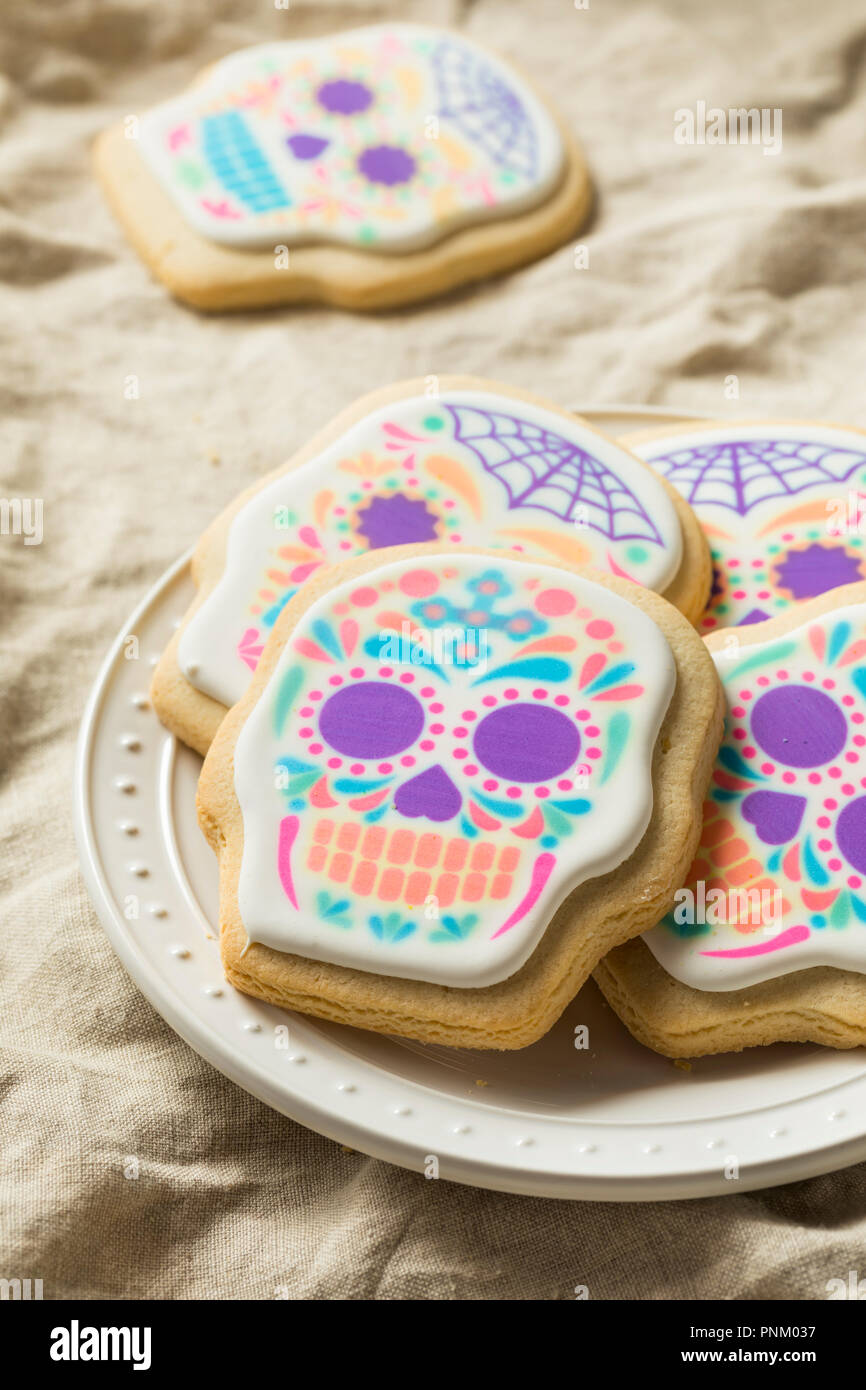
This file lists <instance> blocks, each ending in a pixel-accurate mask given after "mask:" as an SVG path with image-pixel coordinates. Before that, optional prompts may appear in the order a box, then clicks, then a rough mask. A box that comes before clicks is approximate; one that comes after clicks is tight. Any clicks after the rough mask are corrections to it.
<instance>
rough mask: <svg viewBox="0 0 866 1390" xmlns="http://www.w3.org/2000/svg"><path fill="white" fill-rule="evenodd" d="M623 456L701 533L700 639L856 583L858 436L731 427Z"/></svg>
mask: <svg viewBox="0 0 866 1390" xmlns="http://www.w3.org/2000/svg"><path fill="white" fill-rule="evenodd" d="M632 447H633V448H634V452H635V453H636V454H639V455H640V457H641V458H643V459H645V460H646V461H647V463H650V464H652V466H653V468H655V469H657V470H658V472H660V473H661V474H662V475H663V476H664V477H666V478H667V479H668V481H669V482H671V483H673V485H674V487H676V488H677V489H678V490H679V491H680V492H681V493H682V495H683V497H685V499H686V501H687V502H688V503H690V505H691V506H692V507H693V509H694V511H695V513H696V514H697V516H698V519H699V520H700V521H701V523H702V525H703V527H704V529H705V531H706V532H707V535H708V538H709V541H710V546H711V548H712V551H713V559H714V562H715V574H714V586H713V594H712V597H711V600H710V606H709V608H708V609H707V612H706V614H705V616H704V620H703V624H702V631H703V632H704V633H707V632H712V631H713V630H714V629H715V628H722V627H736V626H738V625H740V624H742V623H755V622H763V621H765V620H766V619H768V618H773V617H778V615H779V614H780V613H782V612H784V611H785V610H786V609H787V608H790V607H792V605H793V604H794V603H796V602H799V601H802V600H805V599H809V598H815V597H817V596H818V595H819V594H823V593H826V592H827V590H828V589H834V588H838V587H839V586H840V585H843V584H852V583H855V582H857V581H858V580H860V579H863V578H866V433H862V432H860V431H858V430H846V429H839V428H836V427H834V426H831V425H812V424H809V423H807V422H796V421H794V422H789V423H781V424H780V423H778V422H775V421H767V422H766V423H762V422H756V423H753V424H737V423H736V422H734V423H732V424H730V425H724V426H713V427H712V428H709V429H707V428H700V427H696V428H695V429H694V430H689V431H687V432H683V433H674V434H671V435H670V436H668V437H667V438H664V439H663V438H657V439H653V440H648V441H646V442H645V443H643V444H640V443H636V444H635V445H634V446H632Z"/></svg>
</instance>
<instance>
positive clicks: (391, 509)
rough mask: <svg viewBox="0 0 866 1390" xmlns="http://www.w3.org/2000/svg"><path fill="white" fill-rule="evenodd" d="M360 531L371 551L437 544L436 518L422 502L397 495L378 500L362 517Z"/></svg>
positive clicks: (375, 498) (360, 516)
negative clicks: (434, 542) (421, 542)
mask: <svg viewBox="0 0 866 1390" xmlns="http://www.w3.org/2000/svg"><path fill="white" fill-rule="evenodd" d="M358 531H359V532H360V534H361V535H362V536H364V537H365V538H366V539H367V540H368V541H369V543H370V549H371V550H380V549H381V548H382V547H383V546H385V545H411V544H413V543H414V542H416V541H435V539H436V518H435V516H433V515H432V514H431V512H430V511H429V510H428V507H427V503H426V502H423V501H422V500H421V498H420V497H419V498H414V497H407V496H406V494H405V493H403V492H395V493H394V494H393V496H391V497H374V498H373V500H372V501H371V503H370V505H369V506H368V507H365V508H364V510H363V511H362V512H359V514H358Z"/></svg>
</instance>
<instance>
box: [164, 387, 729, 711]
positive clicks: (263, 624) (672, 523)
mask: <svg viewBox="0 0 866 1390" xmlns="http://www.w3.org/2000/svg"><path fill="white" fill-rule="evenodd" d="M419 385H420V384H419V383H407V384H406V386H405V388H393V390H392V391H389V392H388V395H389V396H390V399H388V400H387V402H386V403H385V404H377V405H375V406H371V407H370V408H368V409H366V410H365V409H364V404H365V403H364V402H363V401H362V402H359V404H358V418H357V419H356V420H354V421H353V423H352V424H351V425H350V426H349V427H348V428H346V429H344V430H340V431H339V432H337V433H336V435H335V436H334V435H332V437H330V438H329V439H328V440H327V443H326V444H325V445H323V446H322V447H321V448H312V449H311V450H310V451H308V453H307V456H306V457H305V459H304V462H303V463H302V464H301V465H300V466H299V467H297V468H290V469H288V470H281V471H280V473H278V474H276V475H275V476H274V477H273V478H271V479H269V480H268V481H267V482H266V483H265V484H264V485H263V486H261V487H260V488H258V489H257V490H256V491H255V492H254V493H253V494H252V495H251V496H249V497H247V498H246V499H245V501H244V505H243V506H242V507H241V508H240V509H239V510H238V511H237V513H236V515H235V516H234V518H233V520H232V522H231V526H230V528H229V530H228V534H227V536H226V537H225V540H221V541H220V543H219V549H220V550H221V551H222V552H224V555H225V564H224V568H223V571H222V574H221V576H220V578H219V582H218V583H217V584H216V585H215V586H214V588H213V589H212V591H211V592H209V593H207V595H206V597H205V599H204V602H203V603H201V604H200V606H198V608H197V609H196V611H195V612H194V613H192V615H191V616H190V618H189V621H188V622H187V623H186V624H185V626H184V629H183V632H182V635H181V637H180V643H179V648H178V664H179V666H180V669H181V671H182V673H183V675H184V676H185V677H186V679H187V680H188V681H189V682H190V683H191V684H192V685H193V686H194V687H195V688H196V689H199V690H202V691H203V692H205V693H206V694H207V695H209V696H211V697H212V698H214V699H217V700H219V701H220V702H221V703H222V704H224V705H226V706H229V705H232V704H234V703H235V702H236V701H237V700H239V699H240V697H241V695H242V694H243V692H244V690H245V689H246V687H247V685H248V684H249V678H250V671H251V670H255V667H256V664H257V662H258V659H259V657H260V655H261V651H262V648H263V646H264V643H265V641H266V640H267V637H268V634H269V632H270V631H271V629H272V627H273V625H274V623H275V621H276V619H277V617H278V615H279V613H280V612H281V610H282V608H283V607H284V605H285V604H286V603H287V602H288V601H289V600H290V599H291V597H292V596H293V594H295V593H296V592H297V590H298V589H299V588H300V586H301V585H302V584H304V582H305V581H307V580H308V579H309V578H310V577H311V576H314V575H315V574H316V572H317V571H318V570H320V568H321V567H324V566H327V565H328V564H333V563H335V562H338V561H340V560H344V559H346V558H348V557H349V556H351V555H355V554H359V553H363V552H365V551H369V550H378V549H381V548H384V547H387V546H393V545H409V544H415V543H417V542H427V541H443V542H447V543H449V544H452V545H455V546H458V545H465V544H469V545H472V544H476V545H492V546H495V547H499V546H502V547H504V548H505V547H507V548H514V549H516V550H518V551H520V552H521V553H523V554H535V555H539V556H544V557H545V558H555V559H561V560H566V561H567V562H569V563H571V564H575V565H587V564H592V565H596V566H597V567H598V568H600V569H607V570H610V571H612V572H613V573H615V574H619V575H621V576H623V577H624V578H629V579H632V580H634V581H635V582H637V583H640V584H643V585H646V586H647V587H648V588H653V589H656V590H657V591H658V592H665V591H666V590H667V589H668V587H669V586H671V585H672V584H674V583H675V582H677V581H678V580H679V578H680V572H681V566H682V563H683V558H684V554H685V545H684V541H683V534H682V527H681V521H680V517H679V515H678V512H677V509H676V506H675V503H674V501H672V499H671V497H670V495H669V492H668V490H667V489H666V487H665V485H664V484H663V483H662V482H661V481H660V480H659V479H658V478H657V477H655V475H654V474H653V473H652V472H651V470H650V469H648V468H647V467H646V466H645V465H643V464H642V463H640V461H639V460H637V459H635V458H634V457H632V456H631V455H630V454H629V453H628V452H627V451H626V450H625V449H623V448H621V447H620V446H619V445H618V444H616V443H614V441H612V440H610V439H607V438H605V436H603V435H602V434H600V433H598V432H597V431H595V430H593V429H592V428H591V427H590V426H589V425H587V424H586V423H585V422H584V421H583V420H580V419H578V418H577V417H576V416H567V415H566V414H564V413H563V412H561V411H558V410H556V409H554V408H552V407H551V408H545V406H544V404H543V403H542V402H534V401H531V400H529V399H527V398H521V397H520V396H517V395H513V394H510V393H509V391H508V390H507V389H506V388H504V387H497V386H496V384H495V383H487V382H478V383H477V384H471V383H470V384H469V385H461V384H457V385H455V384H452V382H451V380H450V379H448V378H443V379H442V380H441V381H440V383H439V392H438V394H437V395H436V396H435V398H432V399H431V398H430V397H429V396H427V395H425V394H424V392H423V391H422V390H420V389H419ZM692 526H693V528H694V530H695V531H697V530H698V528H697V523H696V522H694V521H692ZM214 548H216V547H214ZM206 563H207V562H206ZM686 568H688V569H691V568H692V560H691V556H690V558H689V562H688V565H687V566H686ZM687 579H688V576H687ZM703 597H704V594H703V592H700V593H699V594H698V602H697V605H696V606H695V610H694V611H695V614H696V613H697V612H698V611H700V608H699V606H700V603H702V601H703Z"/></svg>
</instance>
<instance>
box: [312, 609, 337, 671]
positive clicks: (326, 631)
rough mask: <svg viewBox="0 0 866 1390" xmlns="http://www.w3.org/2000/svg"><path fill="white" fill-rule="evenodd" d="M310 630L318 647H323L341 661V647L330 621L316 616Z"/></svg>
mask: <svg viewBox="0 0 866 1390" xmlns="http://www.w3.org/2000/svg"><path fill="white" fill-rule="evenodd" d="M310 630H311V632H312V634H313V636H314V637H315V639H316V641H317V642H318V644H319V646H320V647H323V648H324V650H325V651H326V652H328V653H329V654H330V655H331V656H334V657H336V658H337V660H338V661H342V659H343V649H342V647H341V646H340V644H339V642H338V641H337V637H336V634H335V632H334V629H333V628H332V627H331V624H330V623H328V622H326V621H325V619H324V618H317V619H316V621H315V622H314V623H313V624H312V626H311V629H310Z"/></svg>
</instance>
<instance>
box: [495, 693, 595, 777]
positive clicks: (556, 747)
mask: <svg viewBox="0 0 866 1390" xmlns="http://www.w3.org/2000/svg"><path fill="white" fill-rule="evenodd" d="M473 749H474V752H475V756H476V758H477V759H478V761H479V762H480V763H481V764H482V766H484V767H486V768H487V770H488V772H492V773H493V774H494V776H496V777H502V778H505V779H506V780H507V781H509V782H534V783H538V782H549V781H550V780H551V778H553V777H561V776H562V774H563V773H564V772H567V771H568V769H569V768H570V767H572V766H573V764H574V763H575V762H576V761H577V755H578V753H579V752H580V734H579V733H578V731H577V728H576V726H575V725H574V724H573V723H572V722H571V720H570V719H568V718H566V716H565V715H564V714H561V713H560V712H559V710H555V709H549V708H547V707H545V706H544V705H529V704H515V705H505V706H503V707H502V708H501V709H496V710H493V711H492V712H491V713H490V714H486V715H485V716H484V718H483V719H482V720H481V722H480V724H479V725H478V728H477V729H476V730H475V737H474V739H473Z"/></svg>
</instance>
